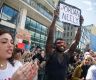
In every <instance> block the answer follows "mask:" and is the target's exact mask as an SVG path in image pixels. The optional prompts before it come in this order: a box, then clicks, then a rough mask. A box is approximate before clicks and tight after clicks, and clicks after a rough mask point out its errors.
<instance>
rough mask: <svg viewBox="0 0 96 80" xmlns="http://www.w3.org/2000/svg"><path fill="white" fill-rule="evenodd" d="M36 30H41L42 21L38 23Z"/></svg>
mask: <svg viewBox="0 0 96 80" xmlns="http://www.w3.org/2000/svg"><path fill="white" fill-rule="evenodd" d="M36 30H38V31H41V24H40V23H37V27H36Z"/></svg>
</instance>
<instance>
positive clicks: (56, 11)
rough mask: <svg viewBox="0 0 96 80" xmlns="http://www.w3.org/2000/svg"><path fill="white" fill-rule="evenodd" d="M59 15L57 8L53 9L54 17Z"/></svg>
mask: <svg viewBox="0 0 96 80" xmlns="http://www.w3.org/2000/svg"><path fill="white" fill-rule="evenodd" d="M58 15H59V10H58V9H57V10H54V19H57V18H58Z"/></svg>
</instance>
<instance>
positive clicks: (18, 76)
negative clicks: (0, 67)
mask: <svg viewBox="0 0 96 80" xmlns="http://www.w3.org/2000/svg"><path fill="white" fill-rule="evenodd" d="M37 71H38V68H37V67H36V64H32V62H27V63H25V64H24V65H23V66H22V67H20V68H19V69H18V70H17V71H16V72H15V73H14V75H13V76H12V80H33V78H34V77H35V75H36V74H37Z"/></svg>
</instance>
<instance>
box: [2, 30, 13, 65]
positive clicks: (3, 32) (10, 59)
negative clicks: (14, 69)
mask: <svg viewBox="0 0 96 80" xmlns="http://www.w3.org/2000/svg"><path fill="white" fill-rule="evenodd" d="M5 33H8V34H9V35H11V37H12V38H13V36H12V34H11V33H10V32H9V31H7V30H1V29H0V36H1V35H3V34H5ZM8 61H9V62H10V63H11V64H12V66H14V58H13V54H12V57H11V58H8Z"/></svg>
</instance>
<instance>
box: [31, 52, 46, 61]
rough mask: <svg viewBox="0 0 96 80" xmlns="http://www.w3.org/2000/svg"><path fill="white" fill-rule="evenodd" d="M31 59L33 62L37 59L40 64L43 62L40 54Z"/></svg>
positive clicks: (43, 59)
mask: <svg viewBox="0 0 96 80" xmlns="http://www.w3.org/2000/svg"><path fill="white" fill-rule="evenodd" d="M32 59H33V60H35V59H38V60H39V62H40V63H42V61H45V58H43V57H42V56H41V54H40V53H37V54H36V55H34V56H33V57H32Z"/></svg>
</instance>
